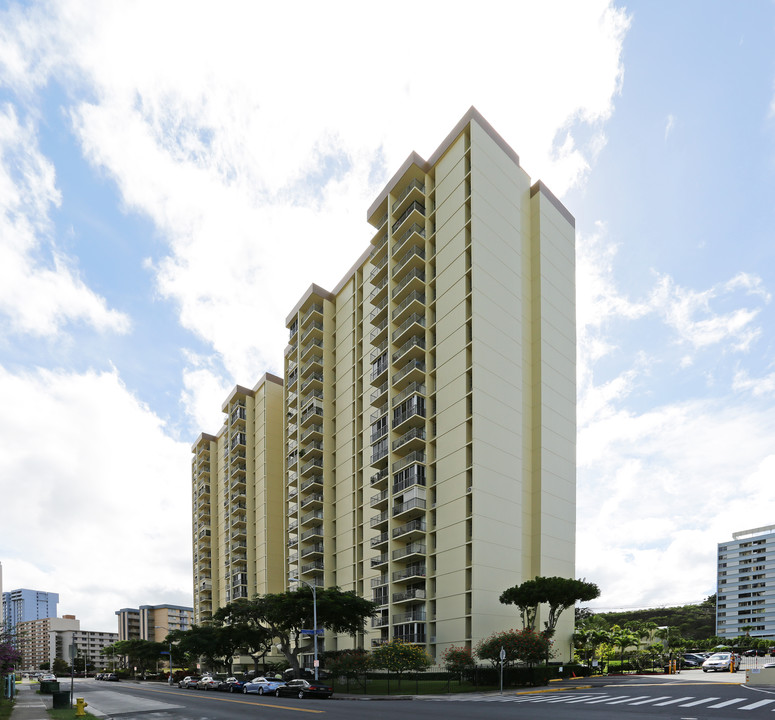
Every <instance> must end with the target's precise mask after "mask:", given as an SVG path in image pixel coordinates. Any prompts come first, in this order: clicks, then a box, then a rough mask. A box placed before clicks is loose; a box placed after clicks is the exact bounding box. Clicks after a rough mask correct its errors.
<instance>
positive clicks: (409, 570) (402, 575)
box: [392, 563, 426, 582]
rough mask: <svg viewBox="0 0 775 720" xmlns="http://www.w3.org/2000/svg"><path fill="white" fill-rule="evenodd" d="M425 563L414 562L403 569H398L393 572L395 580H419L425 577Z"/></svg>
mask: <svg viewBox="0 0 775 720" xmlns="http://www.w3.org/2000/svg"><path fill="white" fill-rule="evenodd" d="M425 573H426V567H425V563H413V564H412V565H408V566H407V567H405V568H404V569H403V570H397V571H396V572H394V573H393V575H392V579H393V582H407V581H409V580H419V579H422V578H424V577H425Z"/></svg>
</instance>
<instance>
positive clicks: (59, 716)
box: [48, 707, 97, 720]
mask: <svg viewBox="0 0 775 720" xmlns="http://www.w3.org/2000/svg"><path fill="white" fill-rule="evenodd" d="M48 715H49V717H51V718H54V720H73V719H74V718H75V707H71V708H59V709H57V710H49V711H48ZM86 717H87V718H94V720H97V716H96V715H92V714H91V713H90V712H89V711H88V710H87V711H86Z"/></svg>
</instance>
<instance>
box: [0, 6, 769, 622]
mask: <svg viewBox="0 0 775 720" xmlns="http://www.w3.org/2000/svg"><path fill="white" fill-rule="evenodd" d="M471 105H474V106H476V108H477V109H478V110H479V111H480V112H481V113H482V114H483V115H484V117H485V118H487V120H488V121H489V122H490V123H491V124H492V125H493V126H494V127H495V129H496V130H497V131H498V132H499V133H500V134H501V135H502V136H503V137H504V139H505V140H506V141H507V142H508V143H509V144H510V145H511V146H512V147H513V148H514V150H515V151H516V152H517V153H518V154H519V156H520V162H521V165H522V167H523V168H524V169H525V171H526V172H527V173H528V174H529V175H530V177H531V179H532V180H533V181H536V180H539V179H541V180H543V181H544V182H545V183H546V184H547V185H548V187H549V188H550V189H551V190H552V191H553V192H554V193H555V194H556V195H557V196H558V197H559V198H560V199H561V200H562V202H563V203H564V204H565V205H566V206H567V208H568V209H569V210H570V212H571V213H572V214H573V215H574V216H575V218H576V232H577V235H576V246H577V247H576V253H577V325H578V490H577V502H578V537H577V563H576V564H577V576H578V577H583V578H585V579H587V580H589V581H593V582H596V583H597V584H598V585H599V586H600V587H601V589H602V595H601V597H600V598H599V599H598V600H597V601H595V602H594V603H592V604H591V606H592V607H593V608H599V609H613V608H635V607H653V606H657V605H666V604H682V603H690V602H700V601H702V600H703V599H704V598H705V597H707V596H708V595H710V594H711V593H713V592H715V580H716V578H715V556H716V545H717V543H719V542H722V541H725V540H729V539H731V533H733V532H737V531H740V530H745V529H748V528H754V527H759V526H763V525H768V524H773V523H775V482H773V476H774V475H775V403H774V402H773V400H774V399H775V313H774V311H773V306H774V304H773V302H772V296H773V293H775V242H774V241H775V237H773V234H774V233H775V230H774V228H775V202H774V201H773V199H774V198H775V4H774V3H773V2H771V0H751V1H750V2H746V3H742V2H738V3H729V2H720V1H715V2H714V1H713V0H684V1H682V2H680V3H677V2H672V1H671V2H668V1H667V0H665V1H662V0H648V1H646V0H642V1H636V2H627V3H624V2H607V1H605V0H584V1H583V2H579V0H568V1H566V2H560V1H552V0H550V1H547V2H541V3H536V2H532V1H530V2H526V1H521V0H520V1H515V2H511V3H503V2H493V1H491V0H482V2H478V3H476V4H474V5H471V4H470V3H463V2H458V1H457V0H444V1H443V2H441V1H438V2H437V1H434V0H429V1H427V2H424V3H409V2H404V1H403V0H396V2H393V3H391V6H390V12H385V9H384V6H382V5H379V4H374V3H363V2H337V1H335V2H333V3H319V2H306V1H302V0H300V1H299V2H296V3H266V2H221V3H218V4H217V5H214V4H211V3H203V2H192V1H191V0H187V1H186V2H176V1H174V0H168V1H166V2H164V3H158V2H143V1H138V2H121V1H120V0H117V1H116V2H110V3H105V2H97V1H96V0H95V1H93V2H90V1H88V0H78V1H75V0H59V1H58V2H45V1H41V2H13V1H9V0H0V437H2V445H0V447H2V452H0V562H2V566H3V585H4V589H6V590H10V589H15V588H33V589H37V590H47V591H51V592H58V593H59V595H60V603H59V613H60V614H63V613H72V614H75V615H76V616H77V617H79V618H80V619H81V627H82V628H84V629H88V630H110V631H115V629H116V618H115V616H114V613H115V611H116V610H118V609H119V608H122V607H137V606H138V605H140V604H160V603H175V604H182V605H190V604H191V603H192V589H191V588H192V572H191V498H190V447H191V443H192V442H193V440H194V439H195V438H196V437H197V435H198V434H199V433H200V432H202V431H204V432H211V433H214V432H217V431H218V429H219V428H220V426H221V423H222V419H223V415H222V413H221V411H220V407H221V403H222V401H223V400H224V399H225V397H226V396H227V395H228V392H229V391H230V389H231V388H232V387H233V386H234V385H235V384H237V383H239V384H242V385H246V386H249V387H252V386H253V385H254V384H255V382H256V381H257V380H258V379H259V378H260V377H261V375H262V374H263V373H264V372H267V371H269V372H273V373H276V374H282V358H283V348H284V345H285V343H286V340H287V333H286V331H285V326H284V319H285V316H286V315H287V313H288V312H289V311H290V309H291V308H292V307H293V306H294V305H295V303H296V301H297V300H298V298H299V297H300V296H301V295H302V293H303V292H304V291H305V290H306V288H307V287H308V286H309V285H310V284H311V283H313V282H314V283H316V284H318V285H321V286H323V287H326V288H329V289H331V288H333V287H334V286H335V285H336V283H337V282H338V280H339V279H340V278H341V277H342V276H343V275H344V274H345V272H346V271H347V270H348V269H349V268H350V267H351V265H352V264H353V262H355V260H356V259H357V258H358V256H359V255H360V254H361V253H362V252H363V250H364V249H365V248H366V245H367V244H368V242H369V239H370V237H371V234H372V233H371V231H370V226H368V225H367V223H366V209H367V208H368V206H369V205H370V204H371V202H372V201H373V200H374V199H375V198H376V196H377V195H378V193H379V192H380V190H381V189H382V188H383V187H384V185H385V183H386V182H387V181H388V180H389V178H390V177H391V176H392V174H393V173H394V172H395V171H396V170H397V169H398V167H399V166H400V165H401V163H402V162H403V160H404V159H405V158H406V157H407V155H409V153H410V152H411V151H413V150H414V151H417V152H418V153H419V154H420V155H422V156H423V157H428V156H429V155H430V154H431V153H432V152H433V151H434V150H435V149H436V147H437V146H438V145H439V144H440V143H441V141H442V140H443V139H444V137H445V136H446V135H447V133H448V132H449V131H450V130H451V129H452V127H453V126H454V125H455V123H456V122H457V121H458V120H459V119H460V117H461V116H462V115H463V114H464V113H465V112H466V110H467V109H468V108H469V107H470V106H471ZM291 267H292V268H293V273H290V272H286V271H285V269H286V268H291Z"/></svg>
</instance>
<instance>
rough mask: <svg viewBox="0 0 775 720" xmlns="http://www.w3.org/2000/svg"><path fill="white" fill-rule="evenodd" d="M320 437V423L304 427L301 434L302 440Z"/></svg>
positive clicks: (321, 427) (318, 438) (321, 432)
mask: <svg viewBox="0 0 775 720" xmlns="http://www.w3.org/2000/svg"><path fill="white" fill-rule="evenodd" d="M322 438H323V426H322V425H310V426H309V427H307V428H305V430H304V432H303V433H302V434H301V441H302V442H304V441H305V440H309V439H312V440H321V439H322Z"/></svg>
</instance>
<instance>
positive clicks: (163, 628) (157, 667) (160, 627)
mask: <svg viewBox="0 0 775 720" xmlns="http://www.w3.org/2000/svg"><path fill="white" fill-rule="evenodd" d="M156 628H159V630H166V631H167V634H168V635H169V633H170V629H169V628H168V627H167V626H166V625H154V626H153V629H154V630H155V629H156ZM156 670H157V672H158V670H159V666H158V665H157V666H156ZM171 683H172V640H170V684H171Z"/></svg>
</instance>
